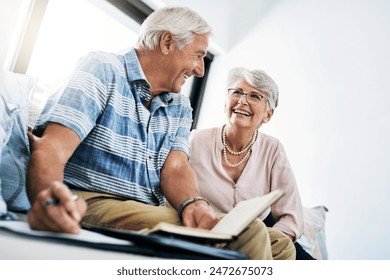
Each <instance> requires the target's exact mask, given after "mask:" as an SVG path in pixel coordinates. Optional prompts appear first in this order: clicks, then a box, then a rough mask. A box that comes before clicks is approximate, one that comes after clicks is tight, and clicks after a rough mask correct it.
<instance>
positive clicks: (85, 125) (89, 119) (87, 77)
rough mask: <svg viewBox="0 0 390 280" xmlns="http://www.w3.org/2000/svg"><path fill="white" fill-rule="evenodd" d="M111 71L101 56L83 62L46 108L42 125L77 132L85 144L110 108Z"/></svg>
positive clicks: (85, 59) (89, 57)
mask: <svg viewBox="0 0 390 280" xmlns="http://www.w3.org/2000/svg"><path fill="white" fill-rule="evenodd" d="M107 67H108V66H107V64H106V63H104V61H103V59H101V55H99V53H98V52H96V53H91V54H89V55H87V56H86V57H84V58H83V59H81V60H80V61H79V62H78V65H77V66H76V68H75V70H74V72H73V73H72V75H71V76H70V79H69V80H68V82H67V83H66V86H65V87H63V88H62V89H61V90H60V92H58V93H57V94H55V96H56V98H55V99H51V100H49V101H50V102H48V104H47V105H46V106H45V108H44V110H43V113H42V115H41V117H40V118H39V120H38V125H47V123H49V122H55V123H59V124H62V125H64V126H66V127H68V128H70V129H72V130H73V131H75V132H76V133H77V135H78V136H79V138H80V140H81V141H82V140H83V139H84V138H85V137H86V136H87V135H88V133H89V132H90V131H91V130H92V128H93V127H94V126H95V124H96V121H97V119H98V118H99V116H100V115H101V113H102V112H103V110H104V108H105V106H106V103H107V98H108V96H107V86H106V85H107V84H109V83H108V79H110V75H109V73H108V70H107Z"/></svg>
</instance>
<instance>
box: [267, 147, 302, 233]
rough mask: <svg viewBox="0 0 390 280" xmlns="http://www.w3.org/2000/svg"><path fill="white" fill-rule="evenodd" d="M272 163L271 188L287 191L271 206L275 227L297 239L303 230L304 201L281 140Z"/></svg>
mask: <svg viewBox="0 0 390 280" xmlns="http://www.w3.org/2000/svg"><path fill="white" fill-rule="evenodd" d="M272 163H273V164H272V169H271V190H273V189H276V188H278V189H281V190H283V191H284V193H285V194H284V196H283V197H282V198H281V199H280V200H278V201H277V202H276V203H275V204H273V205H272V207H271V212H272V215H273V216H274V217H275V219H276V220H277V223H276V224H275V225H274V228H276V229H279V230H281V231H282V232H284V233H287V234H289V235H292V236H294V237H295V240H296V239H298V238H299V237H300V236H301V235H302V232H303V209H302V202H301V198H300V195H299V191H298V187H297V184H296V180H295V176H294V173H293V171H292V168H291V165H290V162H289V160H288V158H287V155H286V152H285V149H284V147H283V146H282V144H281V143H280V142H278V145H277V148H276V151H275V154H274V157H273V160H272Z"/></svg>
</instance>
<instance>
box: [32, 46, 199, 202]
mask: <svg viewBox="0 0 390 280" xmlns="http://www.w3.org/2000/svg"><path fill="white" fill-rule="evenodd" d="M58 96H59V97H58V98H57V99H51V100H50V102H48V103H47V105H46V106H45V108H44V110H43V113H42V115H41V117H40V120H38V123H37V125H44V124H47V123H48V122H56V123H60V124H62V125H64V126H67V127H69V128H71V129H72V130H74V131H75V132H76V133H77V135H78V136H79V137H80V139H81V144H80V145H79V147H78V148H77V149H76V151H75V153H74V154H73V156H72V157H71V158H70V160H69V162H68V164H67V165H66V167H65V182H66V183H68V184H71V185H73V186H76V187H78V188H80V189H85V190H90V191H96V192H102V193H110V194H115V195H119V196H123V197H126V198H129V199H134V200H138V201H141V202H144V203H147V204H151V205H164V204H165V198H164V196H163V194H162V191H161V189H160V173H161V168H162V166H163V165H164V162H165V160H166V158H167V156H168V154H169V152H170V151H171V150H180V151H183V152H185V153H187V154H188V150H189V143H188V137H189V134H190V127H191V123H192V114H191V113H192V109H191V106H190V102H189V99H188V98H187V97H185V96H184V95H182V94H169V93H161V94H159V95H157V96H156V97H154V98H153V100H152V102H151V105H150V108H149V109H147V108H146V107H145V105H144V104H146V102H148V101H149V100H150V98H151V93H150V85H149V83H148V82H147V80H146V78H145V75H144V73H143V71H142V69H141V67H140V64H139V61H138V58H137V55H136V52H135V50H134V49H132V50H130V51H129V52H128V53H126V54H124V55H116V54H109V53H104V52H95V53H91V54H89V55H88V56H86V57H85V58H83V59H82V60H81V61H80V62H79V64H78V67H77V69H76V71H75V72H74V73H73V75H72V76H71V78H70V80H69V82H68V84H67V86H66V87H65V88H64V89H63V90H62V92H61V93H60V94H58Z"/></svg>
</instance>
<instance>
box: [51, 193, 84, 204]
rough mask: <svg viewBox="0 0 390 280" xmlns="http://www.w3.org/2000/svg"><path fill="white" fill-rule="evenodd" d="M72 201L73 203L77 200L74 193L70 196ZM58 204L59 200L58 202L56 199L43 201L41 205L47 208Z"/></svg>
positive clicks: (77, 197) (76, 195)
mask: <svg viewBox="0 0 390 280" xmlns="http://www.w3.org/2000/svg"><path fill="white" fill-rule="evenodd" d="M72 199H73V200H74V201H76V200H77V199H79V196H78V194H75V193H74V194H73V195H72ZM59 203H60V200H59V199H58V198H50V199H48V200H46V201H44V202H43V205H44V206H46V207H48V206H51V205H58V204H59Z"/></svg>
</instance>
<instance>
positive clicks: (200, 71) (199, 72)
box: [195, 59, 204, 78]
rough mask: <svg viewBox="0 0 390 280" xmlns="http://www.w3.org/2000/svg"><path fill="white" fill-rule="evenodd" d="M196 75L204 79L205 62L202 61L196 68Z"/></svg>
mask: <svg viewBox="0 0 390 280" xmlns="http://www.w3.org/2000/svg"><path fill="white" fill-rule="evenodd" d="M195 75H196V76H197V77H199V78H202V77H203V76H204V61H203V59H202V62H201V63H199V65H198V66H197V67H196V68H195Z"/></svg>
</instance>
